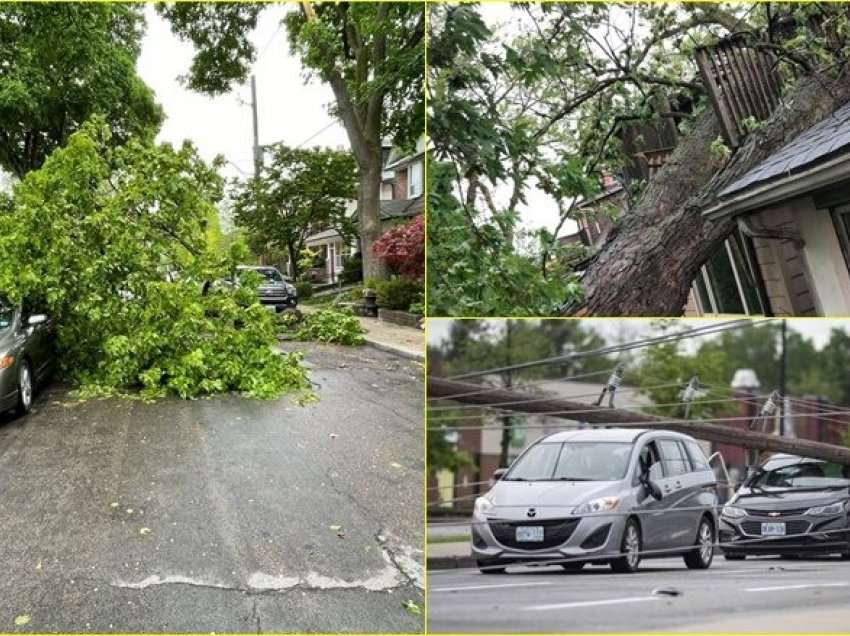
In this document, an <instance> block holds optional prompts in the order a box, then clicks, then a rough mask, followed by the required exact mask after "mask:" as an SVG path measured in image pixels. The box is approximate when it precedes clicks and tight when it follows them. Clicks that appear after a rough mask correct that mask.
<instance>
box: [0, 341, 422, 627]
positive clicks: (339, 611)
mask: <svg viewBox="0 0 850 636" xmlns="http://www.w3.org/2000/svg"><path fill="white" fill-rule="evenodd" d="M286 348H287V349H293V348H298V349H302V350H305V353H306V356H305V364H307V366H308V367H309V369H310V376H311V379H312V380H313V381H314V382H315V383H316V391H317V394H318V395H319V398H320V401H319V402H317V403H315V404H311V405H309V406H305V407H302V406H298V405H297V404H295V402H294V400H293V397H292V396H284V397H283V398H281V399H280V400H277V401H270V402H263V401H254V400H249V399H243V398H240V397H238V396H234V395H229V396H221V397H216V398H212V399H205V400H198V401H180V400H176V399H173V400H164V401H160V402H157V403H153V404H145V403H143V402H140V401H136V400H122V399H109V400H95V401H88V402H78V401H76V400H74V399H73V398H72V397H71V396H70V395H69V394H68V392H67V390H65V389H64V388H61V387H54V388H51V389H49V390H47V391H46V392H44V393H43V394H42V395H41V396H40V397H39V399H38V402H37V404H36V408H35V411H34V412H33V413H32V414H31V415H30V416H28V417H26V418H23V419H20V420H13V419H11V418H6V419H4V420H2V421H0V563H2V564H3V566H4V567H3V575H2V578H0V631H16V630H17V631H22V630H27V631H40V632H43V631H59V632H77V631H98V632H111V631H114V632H127V631H146V632H180V631H197V632H207V631H216V632H228V631H230V632H261V631H262V632H265V631H321V632H338V631H343V632H345V631H368V632H378V631H386V632H393V631H396V632H397V631H405V632H413V631H421V630H422V629H423V617H422V616H421V615H416V614H415V613H413V612H411V611H409V610H408V609H405V607H404V604H405V603H406V602H408V601H412V602H413V603H416V604H417V605H418V606H419V607H421V606H422V605H423V592H422V577H423V574H422V551H421V548H422V544H423V504H422V499H423V489H424V484H423V478H422V475H423V474H424V465H423V464H424V439H423V437H424V430H423V425H422V409H423V395H422V393H423V381H422V369H421V366H420V365H418V364H417V363H415V362H411V361H408V360H404V359H401V358H397V357H395V356H392V355H390V354H386V353H383V352H380V351H375V350H373V349H369V348H344V347H336V346H331V345H324V346H321V345H311V344H306V343H298V344H292V345H286Z"/></svg>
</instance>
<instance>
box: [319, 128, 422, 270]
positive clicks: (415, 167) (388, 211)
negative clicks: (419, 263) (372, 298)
mask: <svg viewBox="0 0 850 636" xmlns="http://www.w3.org/2000/svg"><path fill="white" fill-rule="evenodd" d="M383 160H384V167H383V170H382V172H381V201H380V215H381V227H382V229H383V230H384V231H386V230H389V229H390V228H392V227H394V226H396V225H399V224H401V223H406V222H407V221H408V220H410V219H412V218H413V217H415V216H417V215H419V214H424V212H425V197H424V194H423V192H424V188H425V138H424V136H423V137H422V138H421V139H420V140H419V141H418V142H417V144H416V148H414V150H413V151H412V152H404V151H402V150H400V149H398V148H394V147H393V146H392V145H390V144H387V145H385V146H384V149H383ZM356 210H357V204H356V202H354V201H352V202H351V203H350V205H349V214H350V216H351V217H352V219H353V221H354V224H355V227H356V225H357V219H356V217H355V214H356ZM305 244H306V246H307V247H308V248H309V249H311V250H313V251H314V252H316V253H318V255H319V257H318V261H319V267H317V268H314V270H313V278H314V280H315V282H318V283H336V282H337V281H338V280H339V276H340V274H341V273H342V270H343V268H344V267H345V263H346V261H347V260H348V259H349V258H351V257H352V256H353V255H354V254H356V253H357V252H359V251H360V239H359V238H357V236H354V237H351V238H350V239H348V240H346V239H345V238H344V237H343V236H341V235H340V233H339V232H338V231H337V230H336V229H333V228H328V229H324V230H322V231H319V232H316V233H315V234H312V235H310V236H308V237H307V240H306V242H305Z"/></svg>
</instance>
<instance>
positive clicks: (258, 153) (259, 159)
mask: <svg viewBox="0 0 850 636" xmlns="http://www.w3.org/2000/svg"><path fill="white" fill-rule="evenodd" d="M251 114H252V115H253V120H254V178H257V177H259V176H260V166H262V165H263V154H262V153H263V150H262V148H260V130H259V122H258V121H257V78H256V76H254V75H252V76H251Z"/></svg>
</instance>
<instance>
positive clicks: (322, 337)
mask: <svg viewBox="0 0 850 636" xmlns="http://www.w3.org/2000/svg"><path fill="white" fill-rule="evenodd" d="M363 333H364V331H363V327H361V326H360V321H359V320H357V317H356V316H355V315H354V314H352V313H351V312H350V311H348V310H339V309H320V310H319V311H316V312H314V313H311V314H307V316H306V317H305V318H304V322H303V323H302V325H301V327H300V328H299V329H298V331H297V332H296V333H295V337H296V338H299V339H301V340H315V341H316V342H330V343H335V344H341V345H348V346H353V345H362V344H363V342H364V340H363V335H362V334H363Z"/></svg>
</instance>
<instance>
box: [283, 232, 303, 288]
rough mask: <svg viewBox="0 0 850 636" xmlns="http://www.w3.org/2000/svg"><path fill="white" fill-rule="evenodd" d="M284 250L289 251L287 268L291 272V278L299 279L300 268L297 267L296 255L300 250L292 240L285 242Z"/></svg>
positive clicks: (297, 255)
mask: <svg viewBox="0 0 850 636" xmlns="http://www.w3.org/2000/svg"><path fill="white" fill-rule="evenodd" d="M286 251H287V252H289V268H290V271H291V272H292V280H299V278H300V276H301V269H300V268H299V267H298V257H299V253H300V251H301V250H299V249H298V247H296V245H295V243H294V242H292V241H290V242H288V243H287V244H286Z"/></svg>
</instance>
